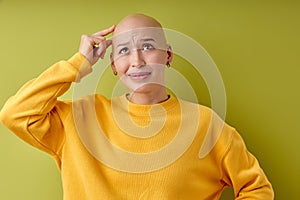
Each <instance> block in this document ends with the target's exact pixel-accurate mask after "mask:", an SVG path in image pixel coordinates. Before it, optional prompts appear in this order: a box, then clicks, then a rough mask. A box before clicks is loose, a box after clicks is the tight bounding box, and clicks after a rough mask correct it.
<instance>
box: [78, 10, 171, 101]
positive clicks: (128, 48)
mask: <svg viewBox="0 0 300 200" xmlns="http://www.w3.org/2000/svg"><path fill="white" fill-rule="evenodd" d="M110 33H113V39H112V40H106V38H105V36H107V35H109V34H110ZM95 45H97V46H98V47H97V48H94V46H95ZM110 45H112V53H111V54H110V58H111V67H112V70H113V71H114V72H115V73H117V74H118V76H119V78H120V80H121V81H122V83H123V84H124V85H125V86H126V87H128V88H129V89H130V91H131V92H130V93H129V94H128V96H127V97H128V100H130V101H131V102H133V103H135V104H156V103H160V102H162V101H164V100H166V99H168V95H167V93H166V89H165V87H164V70H165V68H166V65H167V64H168V63H170V62H171V61H172V51H171V47H170V46H169V45H167V43H166V40H165V36H164V34H163V31H162V26H161V25H160V23H159V22H157V21H156V20H155V19H153V18H151V17H149V16H146V15H142V14H132V15H128V16H126V17H125V18H124V19H123V20H121V21H120V22H119V24H118V25H117V26H111V27H109V28H108V29H105V30H101V31H99V32H97V33H94V34H92V35H83V36H82V38H81V42H80V48H79V52H80V53H82V54H83V55H84V56H85V57H86V58H87V59H88V60H89V62H90V63H91V65H94V64H95V63H96V62H97V61H98V60H99V59H100V58H103V57H104V55H105V53H106V49H107V47H109V46H110Z"/></svg>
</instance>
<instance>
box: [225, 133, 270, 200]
mask: <svg viewBox="0 0 300 200" xmlns="http://www.w3.org/2000/svg"><path fill="white" fill-rule="evenodd" d="M222 164H223V169H224V179H223V181H224V182H226V183H227V184H228V185H232V186H233V189H234V193H235V198H236V200H241V199H249V200H250V199H251V200H261V199H264V200H271V199H274V192H273V189H272V186H271V184H270V182H269V181H268V179H267V177H266V175H265V174H264V172H263V170H262V169H261V167H260V166H259V163H258V161H257V159H256V158H255V157H254V156H253V155H252V154H251V153H250V152H249V151H248V150H247V149H246V146H245V144H244V141H243V140H242V138H241V136H240V135H239V134H238V133H237V132H236V130H233V132H232V135H231V143H230V145H229V147H228V149H227V152H226V154H225V156H224V157H223V163H222Z"/></svg>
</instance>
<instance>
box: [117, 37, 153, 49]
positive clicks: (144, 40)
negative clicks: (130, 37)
mask: <svg viewBox="0 0 300 200" xmlns="http://www.w3.org/2000/svg"><path fill="white" fill-rule="evenodd" d="M141 41H142V42H149V41H152V42H155V40H154V39H153V38H144V39H141ZM128 44H129V42H125V43H120V44H118V45H117V47H120V46H126V45H128Z"/></svg>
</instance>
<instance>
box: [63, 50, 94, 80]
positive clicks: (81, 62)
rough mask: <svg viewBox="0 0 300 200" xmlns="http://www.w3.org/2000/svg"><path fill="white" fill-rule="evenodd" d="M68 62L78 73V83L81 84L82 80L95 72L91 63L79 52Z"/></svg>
mask: <svg viewBox="0 0 300 200" xmlns="http://www.w3.org/2000/svg"><path fill="white" fill-rule="evenodd" d="M68 62H69V63H70V64H71V65H72V66H73V67H74V68H76V69H77V71H78V73H77V77H76V79H75V81H76V82H80V80H81V78H83V77H84V76H86V75H87V74H89V73H91V72H92V71H93V68H92V66H91V63H90V62H89V61H88V60H87V59H86V58H85V56H84V55H82V54H81V53H79V52H77V53H76V54H75V55H74V56H72V57H71V58H70V59H69V60H68Z"/></svg>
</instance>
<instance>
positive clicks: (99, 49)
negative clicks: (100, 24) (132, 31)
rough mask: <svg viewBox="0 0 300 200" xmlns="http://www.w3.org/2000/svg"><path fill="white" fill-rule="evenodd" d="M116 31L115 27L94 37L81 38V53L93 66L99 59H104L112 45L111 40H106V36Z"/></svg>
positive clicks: (85, 36) (95, 34)
mask: <svg viewBox="0 0 300 200" xmlns="http://www.w3.org/2000/svg"><path fill="white" fill-rule="evenodd" d="M114 29H115V25H113V26H111V27H109V28H108V29H105V30H102V31H99V32H97V33H94V34H92V35H87V34H84V35H82V36H81V41H80V47H79V52H80V53H81V54H82V55H84V56H85V57H86V58H87V59H88V61H89V62H90V64H91V65H94V64H95V63H96V62H97V61H98V60H99V58H102V59H103V57H104V55H105V52H106V49H107V48H108V47H109V46H110V45H111V43H112V41H111V40H106V38H105V36H107V35H108V34H110V33H112V32H113V31H114Z"/></svg>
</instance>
